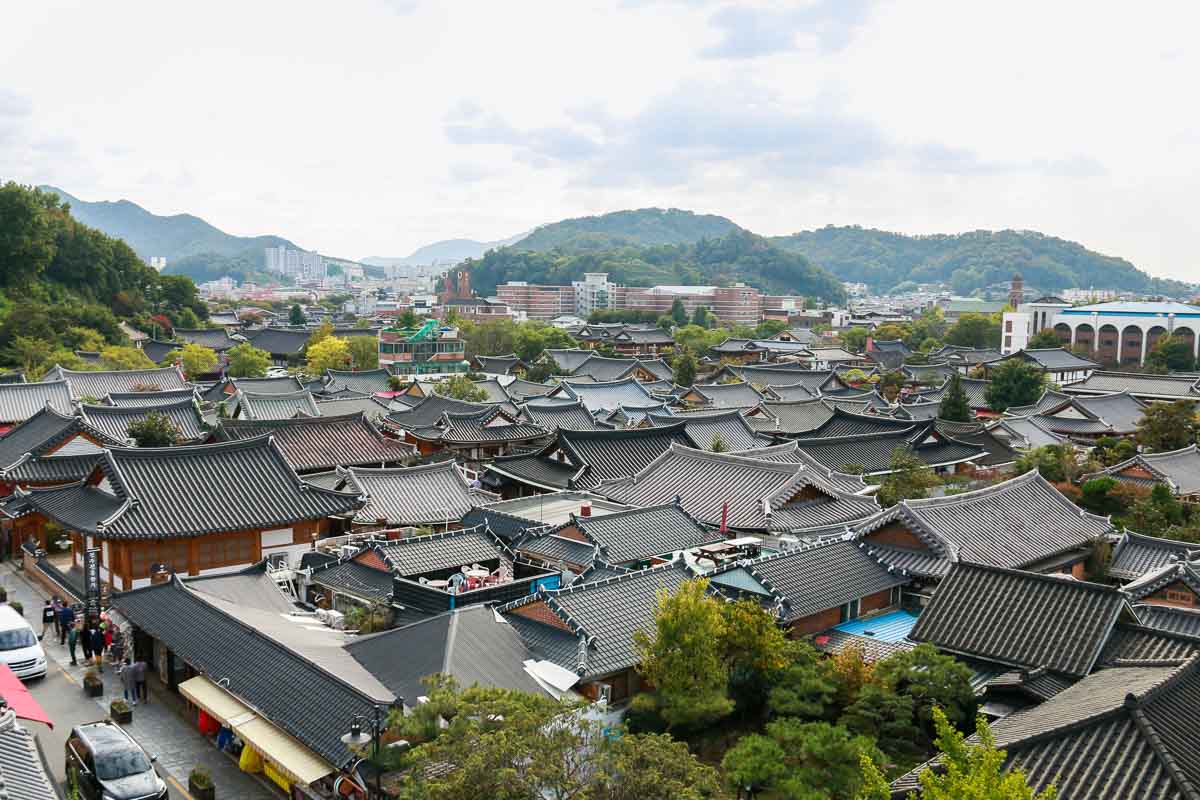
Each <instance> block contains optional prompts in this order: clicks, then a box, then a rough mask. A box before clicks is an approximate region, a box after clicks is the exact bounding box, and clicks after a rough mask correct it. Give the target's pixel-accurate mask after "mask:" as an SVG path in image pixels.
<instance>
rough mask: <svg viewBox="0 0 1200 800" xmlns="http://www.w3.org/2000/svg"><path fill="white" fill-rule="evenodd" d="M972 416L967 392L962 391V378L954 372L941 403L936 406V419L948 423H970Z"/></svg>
mask: <svg viewBox="0 0 1200 800" xmlns="http://www.w3.org/2000/svg"><path fill="white" fill-rule="evenodd" d="M973 416H974V415H973V414H972V413H971V403H970V401H969V400H968V398H967V392H966V390H965V389H963V385H962V378H961V377H959V374H958V371H957V370H956V371H955V372H954V374H953V375H951V376H950V385H949V386H947V387H946V394H945V395H943V396H942V403H941V405H939V406H938V417H939V418H940V419H944V420H949V421H950V422H970V421H971V418H972V417H973Z"/></svg>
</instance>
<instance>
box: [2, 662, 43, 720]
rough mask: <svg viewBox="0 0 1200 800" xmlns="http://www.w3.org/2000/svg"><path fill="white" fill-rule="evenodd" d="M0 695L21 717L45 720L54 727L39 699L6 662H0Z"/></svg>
mask: <svg viewBox="0 0 1200 800" xmlns="http://www.w3.org/2000/svg"><path fill="white" fill-rule="evenodd" d="M0 697H3V698H4V702H6V703H8V707H9V708H11V709H12V710H13V711H14V712H16V715H17V716H18V717H20V718H21V719H27V720H31V721H33V722H44V723H46V724H47V725H49V726H50V727H51V728H53V727H54V723H53V722H51V721H50V717H49V716H48V715H47V714H46V712H45V711H43V710H42V707H41V706H40V705H38V701H37V700H34V699H33V695H31V694H30V693H29V690H28V689H26V688H25V684H23V683H21V679H20V678H18V677H17V676H16V673H14V672H13V671H12V670H11V669H9V667H8V664H4V663H0Z"/></svg>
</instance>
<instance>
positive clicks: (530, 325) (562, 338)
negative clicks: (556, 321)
mask: <svg viewBox="0 0 1200 800" xmlns="http://www.w3.org/2000/svg"><path fill="white" fill-rule="evenodd" d="M578 346H579V343H578V342H576V341H575V340H574V339H573V338H571V334H569V333H567V332H566V331H564V330H563V329H561V328H556V327H554V326H553V325H549V324H547V323H545V322H536V321H531V322H523V323H521V324H520V325H518V326H517V330H516V335H515V337H514V340H513V352H515V353H516V354H517V355H518V356H519V357H520V358H521V360H522V361H524V362H525V363H527V364H528V363H530V362H533V361H536V360H537V359H538V358H539V357H540V356H541V355H542V353H543V352H545V351H546V350H564V349H568V348H571V347H578Z"/></svg>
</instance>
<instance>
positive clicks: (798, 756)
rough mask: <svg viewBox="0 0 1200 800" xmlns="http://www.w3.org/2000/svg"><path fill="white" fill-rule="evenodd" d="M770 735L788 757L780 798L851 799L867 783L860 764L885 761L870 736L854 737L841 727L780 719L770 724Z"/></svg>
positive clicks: (806, 799) (779, 783)
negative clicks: (862, 762)
mask: <svg viewBox="0 0 1200 800" xmlns="http://www.w3.org/2000/svg"><path fill="white" fill-rule="evenodd" d="M767 735H768V736H770V737H771V738H772V739H774V740H775V741H776V742H778V743H779V745H780V747H781V748H782V749H783V751H784V752H785V753H786V754H787V755H786V758H785V759H784V764H785V765H786V766H787V768H788V774H787V776H786V777H785V778H783V779H782V780H780V781H778V782H777V783H776V784H775V786H776V787H777V789H778V791H779V793H780V795H782V796H783V797H786V798H796V800H809V799H810V798H811V799H812V800H815V798H821V797H828V798H833V799H834V800H838V799H839V798H845V799H846V800H849V798H852V797H854V796H855V794H857V793H858V791H859V789H860V788H861V787H862V784H863V774H862V772H861V769H860V766H859V765H860V763H861V761H862V759H863V758H867V759H870V760H871V761H872V762H873V763H876V762H882V761H883V760H884V756H883V753H881V752H879V748H877V747H876V746H875V743H874V742H872V741H871V740H870V739H868V738H867V737H866V736H856V735H852V734H851V733H850V732H849V731H847V730H846V729H845V728H843V727H841V726H840V725H830V724H829V723H828V722H803V721H801V720H798V719H777V720H775V721H773V722H770V723H768V724H767Z"/></svg>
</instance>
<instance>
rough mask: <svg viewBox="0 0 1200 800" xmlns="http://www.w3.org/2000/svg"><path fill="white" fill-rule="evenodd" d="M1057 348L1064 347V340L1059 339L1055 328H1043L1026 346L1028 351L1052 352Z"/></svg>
mask: <svg viewBox="0 0 1200 800" xmlns="http://www.w3.org/2000/svg"><path fill="white" fill-rule="evenodd" d="M1055 347H1062V339H1059V338H1058V334H1057V333H1055V331H1054V328H1042V329H1041V330H1040V331H1038V332H1037V333H1035V334H1034V335H1033V336H1031V337H1029V341H1028V343H1026V345H1025V349H1026V350H1052V349H1054V348H1055Z"/></svg>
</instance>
